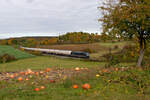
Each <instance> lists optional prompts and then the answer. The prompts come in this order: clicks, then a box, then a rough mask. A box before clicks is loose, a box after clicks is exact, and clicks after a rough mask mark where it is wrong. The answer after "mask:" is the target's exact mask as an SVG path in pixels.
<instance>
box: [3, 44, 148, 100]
mask: <svg viewBox="0 0 150 100" xmlns="http://www.w3.org/2000/svg"><path fill="white" fill-rule="evenodd" d="M91 45H92V44H91ZM96 45H100V47H105V49H104V48H101V51H99V52H97V53H93V54H91V55H95V57H99V56H101V55H103V54H105V53H107V50H108V49H109V48H110V47H112V48H113V47H114V46H115V45H118V46H119V48H118V49H116V50H113V52H117V51H119V50H120V49H121V48H122V47H123V46H124V45H126V42H121V43H113V44H112V43H97V44H96ZM94 46H95V44H94ZM4 47H5V46H4ZM6 47H7V46H6ZM6 47H5V50H6ZM8 48H10V47H8ZM12 49H13V48H12ZM0 50H2V49H0ZM5 50H4V49H3V51H5ZM13 50H14V49H13ZM13 50H10V49H8V50H6V51H9V52H10V51H13ZM17 51H18V50H17ZM19 52H22V51H19ZM12 54H15V55H16V54H17V53H12ZM19 54H20V58H23V55H26V54H27V53H25V54H24V53H23V54H21V53H19ZM27 55H28V54H27ZM28 57H29V58H27V59H18V60H17V61H13V62H9V63H4V64H0V100H110V99H112V100H149V99H150V68H148V67H147V68H145V69H139V68H135V67H134V65H135V62H133V63H121V64H120V65H116V66H112V67H110V68H105V67H104V66H105V64H106V62H93V61H89V60H83V59H70V58H59V57H54V56H50V57H48V56H35V57H32V56H28ZM18 58H19V56H18ZM25 58H26V57H25ZM76 67H79V69H80V70H79V71H76V70H75V68H76ZM145 67H146V66H145ZM46 68H50V69H51V70H50V71H49V72H45V69H46ZM27 69H31V70H32V72H33V73H27ZM20 72H24V73H25V74H21V73H20ZM26 73H27V74H26ZM12 75H13V76H14V77H13V78H12ZM20 77H21V78H22V79H23V80H21V81H19V80H18V78H20ZM27 79H28V80H27ZM51 80H54V81H55V82H51ZM85 83H88V84H89V85H90V86H91V88H90V89H83V88H82V86H83V84H85ZM75 84H76V85H78V86H79V88H77V89H74V88H73V85H75ZM41 86H44V87H45V88H44V89H41ZM35 88H39V89H40V90H39V91H35Z"/></svg>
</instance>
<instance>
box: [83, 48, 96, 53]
mask: <svg viewBox="0 0 150 100" xmlns="http://www.w3.org/2000/svg"><path fill="white" fill-rule="evenodd" d="M83 51H84V52H88V53H96V51H95V50H93V49H91V48H86V49H84V50H83Z"/></svg>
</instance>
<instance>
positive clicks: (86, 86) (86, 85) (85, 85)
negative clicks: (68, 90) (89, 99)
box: [82, 83, 91, 90]
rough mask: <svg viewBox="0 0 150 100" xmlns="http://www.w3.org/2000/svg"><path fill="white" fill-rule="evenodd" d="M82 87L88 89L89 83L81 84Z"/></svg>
mask: <svg viewBox="0 0 150 100" xmlns="http://www.w3.org/2000/svg"><path fill="white" fill-rule="evenodd" d="M82 88H83V89H85V90H87V89H90V88H91V86H90V84H88V83H86V84H84V85H83V86H82Z"/></svg>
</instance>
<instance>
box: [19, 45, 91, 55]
mask: <svg viewBox="0 0 150 100" xmlns="http://www.w3.org/2000/svg"><path fill="white" fill-rule="evenodd" d="M20 48H21V49H24V50H27V51H39V52H41V53H42V54H50V55H61V56H70V57H77V58H89V57H90V55H89V53H88V52H81V51H70V50H56V49H41V48H28V47H22V46H21V47H20Z"/></svg>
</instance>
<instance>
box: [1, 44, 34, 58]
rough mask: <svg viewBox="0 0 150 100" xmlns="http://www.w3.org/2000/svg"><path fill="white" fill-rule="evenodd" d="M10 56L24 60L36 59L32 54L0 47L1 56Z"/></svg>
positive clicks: (3, 46)
mask: <svg viewBox="0 0 150 100" xmlns="http://www.w3.org/2000/svg"><path fill="white" fill-rule="evenodd" d="M6 53H7V54H9V55H13V56H15V57H16V59H24V58H30V57H34V55H32V54H28V53H26V52H23V51H20V50H18V49H15V48H13V47H12V46H6V45H0V55H3V54H6Z"/></svg>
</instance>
